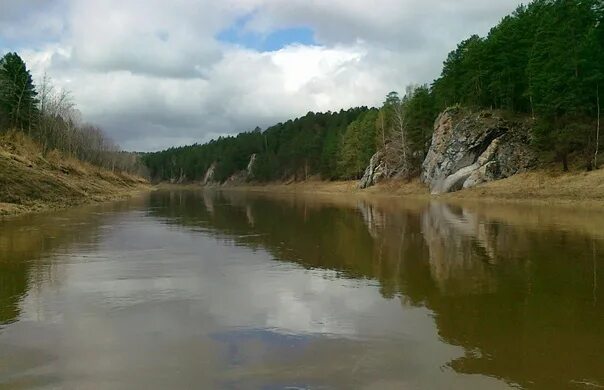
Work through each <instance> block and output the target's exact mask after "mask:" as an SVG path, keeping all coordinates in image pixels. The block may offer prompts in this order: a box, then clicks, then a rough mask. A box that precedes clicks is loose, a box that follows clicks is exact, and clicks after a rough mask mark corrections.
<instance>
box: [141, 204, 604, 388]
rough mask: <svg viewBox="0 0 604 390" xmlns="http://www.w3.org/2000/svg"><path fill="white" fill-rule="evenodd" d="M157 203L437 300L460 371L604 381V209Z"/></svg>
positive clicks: (407, 300) (537, 383)
mask: <svg viewBox="0 0 604 390" xmlns="http://www.w3.org/2000/svg"><path fill="white" fill-rule="evenodd" d="M151 201H152V204H153V205H154V206H155V207H157V208H156V209H155V210H154V212H155V213H156V214H157V215H161V216H163V217H169V221H170V222H171V223H177V224H180V225H185V226H199V227H202V228H204V229H206V230H207V231H209V232H212V234H216V235H218V236H219V237H228V238H229V239H232V240H234V242H236V243H237V244H238V245H244V246H247V247H252V248H258V247H262V248H265V249H267V250H269V251H270V252H271V253H272V254H273V256H274V257H275V258H276V259H279V260H286V261H290V262H295V263H298V264H300V265H302V266H304V267H306V268H310V269H312V268H322V269H329V270H336V271H337V272H338V275H339V276H340V277H347V278H367V279H374V280H378V281H379V285H380V292H381V294H382V296H384V297H385V298H394V297H397V298H398V299H400V301H401V303H402V304H403V305H408V304H410V305H415V306H420V307H421V306H425V307H427V308H429V309H430V310H432V311H433V312H434V317H435V321H436V324H437V327H438V333H439V335H440V337H442V338H443V339H444V340H445V341H446V342H447V343H449V344H452V345H459V346H462V347H463V348H464V350H465V351H466V353H465V356H463V357H460V358H456V359H453V360H452V361H450V362H449V364H450V366H451V367H452V368H454V369H455V370H456V371H457V372H460V373H467V374H474V373H478V374H483V375H488V376H493V377H497V378H503V379H505V380H506V381H508V382H510V383H517V384H520V385H522V386H526V387H536V388H556V387H565V386H578V387H581V386H582V385H581V383H583V385H585V386H592V385H594V386H595V385H604V359H602V358H601V355H600V353H601V351H603V350H604V308H603V306H602V300H603V299H604V296H603V294H604V293H603V289H599V288H598V286H597V283H598V279H602V269H603V267H604V265H603V264H601V263H602V261H603V258H602V255H601V254H602V253H604V249H603V248H602V247H603V240H602V235H603V234H604V229H602V228H601V226H604V216H603V215H602V214H601V213H594V212H588V214H586V215H584V216H583V217H584V218H583V219H582V218H581V213H580V212H577V211H575V210H564V209H560V210H556V209H551V208H549V209H545V210H544V209H539V208H524V209H523V208H519V207H518V206H506V207H502V206H499V207H494V206H492V205H491V206H483V207H475V208H471V207H470V208H468V207H466V208H462V207H455V206H451V205H447V204H441V203H422V202H410V201H407V202H404V203H402V204H393V201H391V200H387V201H383V202H379V201H364V200H356V201H354V200H338V199H333V198H328V199H313V198H309V197H305V196H301V195H297V196H296V195H289V196H282V197H280V199H278V200H275V197H274V196H271V197H266V196H262V195H255V196H250V195H249V194H241V193H228V192H226V193H214V194H213V195H212V194H211V193H205V194H204V195H203V202H199V198H198V195H195V194H187V195H185V196H184V197H182V198H180V199H179V204H178V206H177V207H174V206H175V205H174V203H173V201H169V200H168V197H167V196H165V195H163V194H156V196H155V197H153V198H152V200H151ZM395 203H396V202H395ZM506 208H507V209H509V210H510V212H507V211H506ZM355 210H356V212H355ZM600 223H601V224H600Z"/></svg>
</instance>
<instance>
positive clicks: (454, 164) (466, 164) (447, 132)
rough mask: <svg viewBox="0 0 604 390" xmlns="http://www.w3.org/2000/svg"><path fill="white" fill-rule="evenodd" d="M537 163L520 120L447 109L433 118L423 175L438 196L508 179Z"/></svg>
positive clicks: (490, 113) (424, 180) (484, 112)
mask: <svg viewBox="0 0 604 390" xmlns="http://www.w3.org/2000/svg"><path fill="white" fill-rule="evenodd" d="M535 162H536V156H535V155H534V153H533V152H532V150H531V149H530V147H529V132H528V129H527V128H526V127H525V126H523V125H522V123H519V122H510V121H507V120H505V119H503V118H501V117H499V116H497V115H494V114H493V113H492V112H488V111H483V112H480V113H473V114H467V113H464V112H462V111H461V110H459V109H448V110H446V111H445V112H443V113H442V114H440V116H439V117H438V118H437V119H436V122H435V125H434V133H433V136H432V144H431V145H430V149H429V150H428V154H427V155H426V158H425V160H424V162H423V164H422V175H421V176H422V181H423V182H424V183H426V184H427V185H429V187H430V191H431V193H432V194H440V193H445V192H452V191H457V190H460V189H462V188H469V187H474V186H476V185H479V184H481V183H485V182H488V181H492V180H498V179H503V178H506V177H508V176H511V175H514V174H516V173H518V172H522V171H526V170H527V169H529V168H531V167H533V166H534V165H535Z"/></svg>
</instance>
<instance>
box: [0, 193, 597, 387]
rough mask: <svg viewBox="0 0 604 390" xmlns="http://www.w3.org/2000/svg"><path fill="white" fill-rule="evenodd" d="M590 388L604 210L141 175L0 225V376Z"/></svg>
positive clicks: (40, 381)
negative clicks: (219, 188)
mask: <svg viewBox="0 0 604 390" xmlns="http://www.w3.org/2000/svg"><path fill="white" fill-rule="evenodd" d="M603 387H604V211H602V210H580V209H572V208H568V207H566V208H556V207H537V206H521V205H508V206H503V205H493V204H478V203H477V204H468V205H464V206H463V207H462V206H455V205H449V204H445V203H439V202H435V201H432V202H429V201H419V200H408V199H407V200H406V199H394V198H383V199H382V198H375V199H363V198H359V197H350V196H346V195H329V196H328V195H314V196H313V195H301V194H298V195H295V194H289V195H285V194H283V195H276V194H272V195H271V194H260V193H257V194H254V193H245V192H236V191H231V192H212V191H192V190H188V191H185V190H183V191H177V190H172V191H170V190H164V191H156V192H152V193H149V194H146V195H144V196H141V197H138V198H134V199H131V200H128V201H122V202H116V203H111V204H104V205H100V206H94V207H84V208H77V209H70V210H66V211H62V212H55V213H47V214H39V215H30V216H25V217H21V218H17V219H11V220H6V221H4V222H0V388H11V389H12V388H17V389H21V388H23V389H29V388H41V389H46V388H48V389H55V388H70V389H99V388H100V389H105V388H107V389H150V388H153V389H155V388H157V389H176V388H199V389H267V390H271V389H506V388H527V389H533V388H534V389H557V388H561V389H566V388H571V389H573V388H577V389H583V388H585V389H594V388H596V389H597V388H603Z"/></svg>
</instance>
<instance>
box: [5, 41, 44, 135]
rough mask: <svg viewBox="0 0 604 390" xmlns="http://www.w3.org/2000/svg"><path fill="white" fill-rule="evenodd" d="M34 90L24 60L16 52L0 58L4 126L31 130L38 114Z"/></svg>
mask: <svg viewBox="0 0 604 390" xmlns="http://www.w3.org/2000/svg"><path fill="white" fill-rule="evenodd" d="M36 95H37V93H36V90H35V87H34V83H33V81H32V77H31V74H30V72H29V70H27V67H26V66H25V62H23V60H22V59H21V57H19V55H18V54H17V53H8V54H6V55H5V56H4V57H2V59H0V114H1V117H0V119H1V118H4V121H5V123H4V126H9V127H14V128H17V129H21V130H25V129H27V130H28V131H31V128H32V125H33V124H34V122H35V118H36V117H37V114H38V109H37V103H38V101H37V99H36Z"/></svg>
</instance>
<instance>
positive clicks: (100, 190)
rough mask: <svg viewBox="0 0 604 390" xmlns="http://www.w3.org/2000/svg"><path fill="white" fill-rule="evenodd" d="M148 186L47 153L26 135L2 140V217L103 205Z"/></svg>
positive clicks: (17, 135) (71, 159) (128, 176)
mask: <svg viewBox="0 0 604 390" xmlns="http://www.w3.org/2000/svg"><path fill="white" fill-rule="evenodd" d="M144 188H146V180H145V179H142V178H139V177H136V176H133V175H129V174H126V173H114V172H111V171H109V170H106V169H103V168H99V167H96V166H93V165H91V164H88V163H84V162H82V161H79V160H76V159H73V158H67V157H65V156H64V155H62V154H61V153H59V152H56V151H54V152H50V153H46V154H44V153H42V150H41V148H40V146H39V145H38V144H37V143H35V142H34V141H32V140H31V139H29V138H28V137H27V136H25V135H23V134H21V133H8V134H3V135H2V136H0V216H5V215H14V214H21V213H26V212H32V211H42V210H48V209H55V208H64V207H68V206H74V205H80V204H84V203H91V202H102V201H107V200H112V199H117V198H120V197H124V196H127V195H130V194H132V193H134V192H136V191H140V190H142V189H144Z"/></svg>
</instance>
